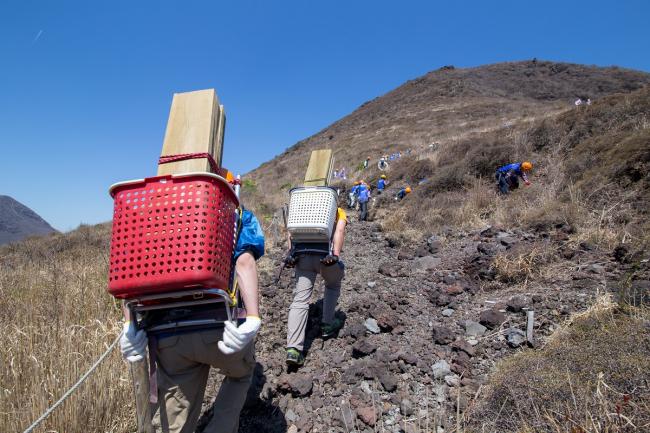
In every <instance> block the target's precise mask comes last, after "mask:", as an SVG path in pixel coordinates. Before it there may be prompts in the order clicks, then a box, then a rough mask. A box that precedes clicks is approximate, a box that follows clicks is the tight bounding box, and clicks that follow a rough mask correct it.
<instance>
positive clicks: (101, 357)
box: [23, 331, 124, 433]
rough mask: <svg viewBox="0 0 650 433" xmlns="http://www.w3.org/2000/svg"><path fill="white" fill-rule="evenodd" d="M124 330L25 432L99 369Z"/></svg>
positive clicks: (30, 429) (45, 416) (48, 414)
mask: <svg viewBox="0 0 650 433" xmlns="http://www.w3.org/2000/svg"><path fill="white" fill-rule="evenodd" d="M123 332H124V331H122V332H120V335H118V336H117V337H116V338H115V341H113V343H112V344H111V345H110V346H109V347H108V349H106V352H104V353H103V354H102V356H100V357H99V359H98V360H97V361H96V362H95V363H94V364H93V365H92V367H90V369H89V370H88V371H87V372H86V373H84V375H83V376H81V378H80V379H79V380H78V381H77V383H75V384H74V385H72V387H71V388H70V389H69V390H68V391H66V393H65V394H63V397H61V398H60V399H59V400H58V401H57V402H56V403H54V404H53V405H52V406H51V407H50V408H49V409H48V410H46V411H45V413H44V414H43V415H41V416H40V417H39V418H38V419H37V420H36V421H34V423H33V424H32V425H30V426H29V427H28V428H27V430H25V431H24V432H23V433H31V432H33V431H34V429H35V428H36V427H38V425H39V424H40V423H42V422H43V421H44V420H45V418H47V417H48V416H50V415H51V414H52V412H54V410H55V409H56V408H57V407H59V406H60V405H61V403H63V402H64V401H66V400H67V399H68V397H70V396H71V395H72V394H73V393H74V392H75V391H76V390H77V388H79V387H80V386H81V385H82V384H83V383H84V382H85V381H86V379H88V377H89V376H90V375H91V374H92V373H93V372H94V371H95V370H96V369H97V367H99V365H100V364H101V363H102V361H104V359H106V357H107V356H108V355H109V354H110V353H111V352H112V351H113V349H114V348H115V346H116V345H117V343H118V342H119V341H120V337H122V333H123Z"/></svg>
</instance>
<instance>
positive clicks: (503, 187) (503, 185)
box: [499, 173, 509, 194]
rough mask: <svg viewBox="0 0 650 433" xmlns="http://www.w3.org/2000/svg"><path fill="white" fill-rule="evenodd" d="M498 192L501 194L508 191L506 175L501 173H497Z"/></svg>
mask: <svg viewBox="0 0 650 433" xmlns="http://www.w3.org/2000/svg"><path fill="white" fill-rule="evenodd" d="M499 192H500V193H501V194H508V192H509V189H508V182H507V180H506V176H505V175H504V174H502V173H499Z"/></svg>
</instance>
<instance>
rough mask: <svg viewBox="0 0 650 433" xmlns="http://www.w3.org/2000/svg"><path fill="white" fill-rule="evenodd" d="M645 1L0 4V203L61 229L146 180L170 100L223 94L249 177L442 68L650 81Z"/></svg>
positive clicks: (229, 155)
mask: <svg viewBox="0 0 650 433" xmlns="http://www.w3.org/2000/svg"><path fill="white" fill-rule="evenodd" d="M648 16H650V2H645V1H626V2H620V1H617V2H614V1H611V2H600V1H566V0H565V1H538V2H525V1H520V0H519V1H496V0H494V1H457V2H450V1H445V2H443V1H422V2H410V1H400V2H398V1H386V2H384V1H345V2H344V1H334V0H328V1H322V2H316V1H295V2H283V1H266V2H265V1H238V2H234V1H233V2H224V1H189V0H184V1H128V2H121V1H107V2H93V1H78V2H76V1H55V0H43V1H40V2H34V1H26V0H3V1H2V2H1V3H0V56H1V57H0V119H2V120H1V121H0V151H1V156H0V161H2V165H1V167H2V169H1V170H0V194H4V195H10V196H12V197H14V198H15V199H17V200H19V201H21V202H22V203H24V204H26V205H27V206H29V207H31V208H32V209H34V210H35V211H36V212H37V213H39V214H40V215H41V216H43V218H45V219H46V220H47V221H49V222H50V223H51V224H52V225H54V226H55V227H56V228H58V229H60V230H69V229H72V228H75V227H76V226H77V225H78V224H79V223H82V222H83V223H97V222H103V221H107V220H109V219H110V218H111V207H112V204H111V200H110V199H109V197H108V195H107V193H106V190H107V188H108V186H109V185H110V184H112V183H114V182H117V181H121V180H126V179H133V178H141V177H145V176H150V175H153V174H155V172H156V161H157V158H158V156H159V153H160V149H161V146H162V139H163V135H164V132H165V124H166V122H167V115H168V112H169V106H170V103H171V98H172V94H173V93H174V92H182V91H189V90H197V89H203V88H211V87H213V88H216V90H217V93H218V95H219V97H220V99H221V101H222V103H223V104H224V105H225V106H226V110H227V113H228V126H227V130H226V147H225V158H224V165H226V166H227V167H229V168H231V169H232V170H233V171H236V172H240V173H244V172H247V171H249V170H251V169H253V168H255V167H256V166H258V165H259V164H260V163H262V162H264V161H266V160H269V159H271V158H272V157H274V156H275V155H277V154H279V153H281V152H282V151H283V150H284V149H285V148H287V147H289V146H291V145H293V144H294V143H295V142H296V141H298V140H300V139H302V138H305V137H307V136H309V135H311V134H313V133H315V132H317V131H319V130H321V129H322V128H324V127H325V126H327V125H328V124H330V123H332V122H333V121H335V120H337V119H339V118H340V117H342V116H344V115H346V114H348V113H350V112H351V111H352V110H354V109H355V108H356V107H358V106H359V105H361V104H362V103H363V102H365V101H367V100H369V99H372V98H374V97H376V96H379V95H381V94H383V93H386V92H387V91H389V90H391V89H393V88H394V87H396V86H398V85H400V84H402V83H403V82H404V81H406V80H408V79H412V78H415V77H417V76H420V75H422V74H424V73H426V72H428V71H430V70H433V69H437V68H438V67H440V66H443V65H449V64H453V65H455V66H457V67H458V66H461V67H462V66H476V65H481V64H486V63H495V62H501V61H509V60H522V59H529V58H532V57H537V58H540V59H548V60H557V61H569V62H575V63H585V64H596V65H619V66H624V67H629V68H634V69H640V70H645V71H650V57H649V56H648V53H649V52H650V46H649V45H650V26H648V24H647V18H648Z"/></svg>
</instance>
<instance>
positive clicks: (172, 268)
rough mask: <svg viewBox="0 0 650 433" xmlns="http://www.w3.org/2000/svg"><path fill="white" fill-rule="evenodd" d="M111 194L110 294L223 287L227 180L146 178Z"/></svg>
mask: <svg viewBox="0 0 650 433" xmlns="http://www.w3.org/2000/svg"><path fill="white" fill-rule="evenodd" d="M114 193H115V194H114V198H115V208H114V215H113V234H112V239H111V253H110V268H109V292H110V293H111V294H113V295H114V296H117V297H123V298H129V297H133V296H139V295H142V294H151V293H156V292H163V291H168V290H171V289H181V288H183V287H192V286H207V287H218V288H226V287H227V284H228V281H229V278H230V272H231V263H232V251H233V247H234V245H233V239H234V222H235V209H236V206H237V203H236V196H234V194H233V193H232V191H231V190H230V188H229V186H228V185H227V184H224V183H223V182H221V181H219V180H218V179H214V178H212V177H210V176H191V177H184V178H179V179H176V178H174V179H171V178H168V177H166V178H151V179H146V180H144V181H137V182H133V183H132V184H126V185H120V186H119V187H118V188H116V189H115V190H114Z"/></svg>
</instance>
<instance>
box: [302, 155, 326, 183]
mask: <svg viewBox="0 0 650 433" xmlns="http://www.w3.org/2000/svg"><path fill="white" fill-rule="evenodd" d="M332 164H333V158H332V149H322V150H314V151H313V152H312V153H311V157H310V158H309V166H307V172H306V174H305V183H304V185H305V186H326V185H327V184H328V183H329V180H330V174H331V172H332Z"/></svg>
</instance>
